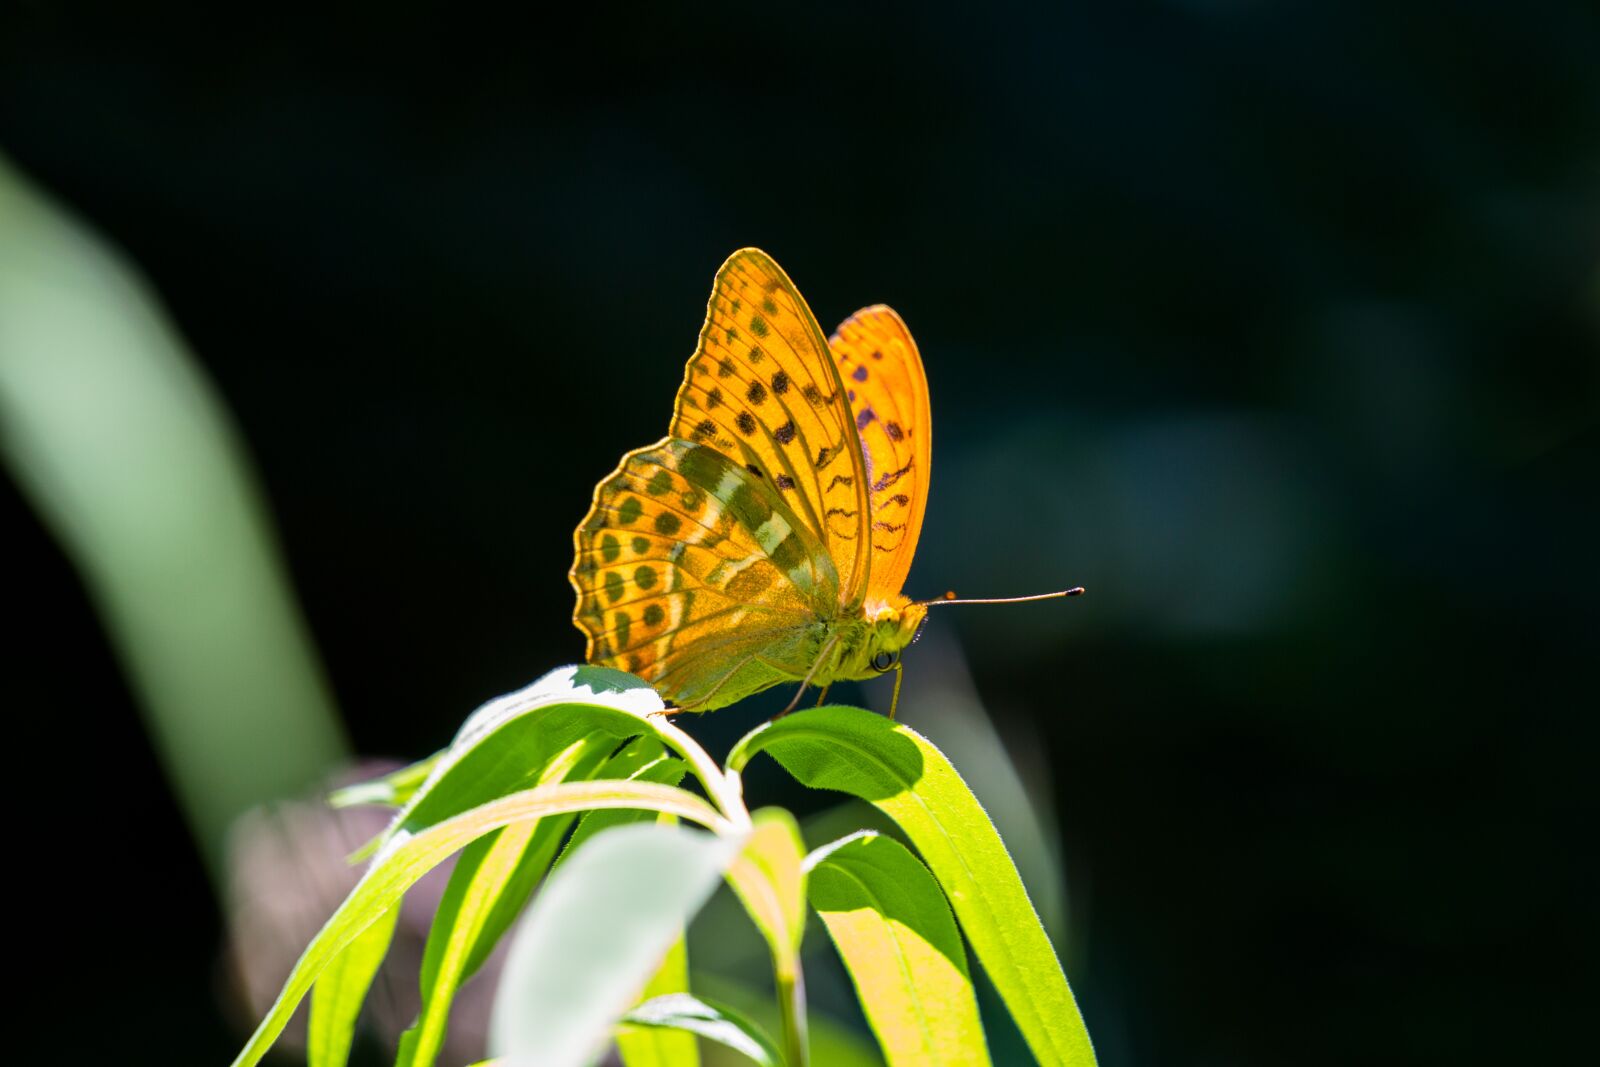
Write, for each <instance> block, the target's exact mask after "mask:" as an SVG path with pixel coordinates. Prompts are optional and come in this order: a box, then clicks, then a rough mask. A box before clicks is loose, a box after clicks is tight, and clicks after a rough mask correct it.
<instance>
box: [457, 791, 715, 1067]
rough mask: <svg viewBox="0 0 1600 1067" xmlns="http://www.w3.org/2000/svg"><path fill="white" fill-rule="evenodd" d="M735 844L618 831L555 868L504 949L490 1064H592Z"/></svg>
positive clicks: (644, 829)
mask: <svg viewBox="0 0 1600 1067" xmlns="http://www.w3.org/2000/svg"><path fill="white" fill-rule="evenodd" d="M632 788H635V789H643V788H645V786H644V785H643V784H635V785H633V787H632ZM653 788H657V789H660V788H664V787H661V786H655V787H653ZM742 837H743V835H742V833H730V834H728V835H726V836H716V835H708V834H703V833H696V832H694V831H690V830H685V829H682V828H681V827H676V826H661V825H642V826H641V825H635V826H618V827H613V828H612V829H609V830H607V831H606V832H605V833H603V834H598V835H596V836H595V837H594V838H593V839H591V840H590V841H589V842H588V843H587V844H586V845H584V847H583V849H582V850H581V851H579V852H577V853H575V854H574V855H573V856H572V858H571V859H569V860H567V862H566V863H564V864H562V865H561V868H560V869H559V870H557V871H556V872H555V873H554V874H552V875H551V876H550V879H549V881H548V882H546V883H545V886H544V889H543V890H542V891H541V892H540V893H539V895H538V896H537V897H536V898H535V899H534V902H533V906H532V907H530V908H529V909H528V914H527V917H526V918H525V919H524V920H523V921H522V923H521V925H519V926H518V927H517V932H516V933H515V934H514V935H513V937H512V941H511V951H510V954H509V955H508V956H507V958H506V966H505V970H504V971H503V972H502V975H501V979H500V989H499V992H498V993H497V995H496V997H495V1005H494V1011H493V1014H492V1016H491V1019H490V1027H489V1035H490V1036H489V1045H490V1050H491V1054H492V1055H495V1056H508V1057H514V1058H516V1059H518V1060H519V1061H520V1062H525V1063H537V1064H539V1065H540V1067H582V1065H585V1064H589V1063H592V1062H593V1061H594V1059H595V1058H596V1057H598V1055H599V1053H600V1052H601V1051H602V1049H603V1048H604V1046H605V1044H606V1043H607V1041H608V1040H609V1039H610V1036H611V1030H612V1027H613V1026H615V1025H616V1023H617V1020H619V1019H620V1018H621V1017H622V1015H623V1014H624V1013H625V1012H626V1011H627V1010H628V1008H629V1006H630V1005H631V1004H632V1003H633V1000H634V998H635V997H636V996H637V994H638V991H639V989H640V987H641V986H642V985H643V984H644V983H645V981H646V979H648V978H649V976H650V974H651V972H652V971H653V970H654V969H656V967H657V966H658V965H659V964H660V962H661V960H662V958H663V957H664V956H665V955H666V952H667V950H668V948H669V947H670V946H671V945H672V943H673V941H674V940H675V939H676V938H677V937H678V936H679V934H680V932H681V930H682V929H683V927H684V925H685V924H687V923H688V921H689V919H690V918H691V917H692V916H693V915H694V914H695V912H697V911H699V910H700V907H701V906H702V905H703V904H704V903H705V901H706V899H707V898H708V897H710V896H711V893H712V891H713V890H714V889H715V888H716V886H717V882H718V881H719V880H720V879H721V877H722V874H723V872H724V871H725V870H726V868H727V866H728V864H729V862H731V861H732V859H733V857H734V856H735V855H736V854H737V852H738V850H739V848H740V847H741V846H742V844H743V839H742Z"/></svg>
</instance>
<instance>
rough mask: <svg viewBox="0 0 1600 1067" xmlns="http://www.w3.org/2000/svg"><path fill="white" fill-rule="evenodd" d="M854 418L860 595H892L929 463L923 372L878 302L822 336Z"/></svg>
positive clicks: (909, 550)
mask: <svg viewBox="0 0 1600 1067" xmlns="http://www.w3.org/2000/svg"><path fill="white" fill-rule="evenodd" d="M830 344H831V346H832V348H833V354H834V357H835V358H836V359H837V360H838V363H839V371H840V375H841V377H842V378H843V379H844V387H845V396H846V398H847V399H848V400H849V402H850V409H851V412H852V414H853V416H854V419H855V427H856V432H857V434H858V436H859V437H860V440H861V452H862V457H863V462H864V466H865V468H866V473H865V478H864V481H865V482H866V484H867V490H868V493H869V494H870V496H871V516H872V527H871V538H870V540H871V545H872V557H871V559H872V563H871V580H870V581H869V583H868V586H867V597H866V598H867V600H868V601H874V600H876V601H889V600H892V599H893V598H895V597H897V596H899V595H900V593H901V590H902V588H903V587H904V586H905V581H906V574H907V572H909V571H910V569H911V558H912V556H913V554H914V553H915V552H916V548H917V536H918V535H919V534H920V533H921V531H922V515H923V512H924V510H925V509H926V508H927V503H928V478H929V475H930V473H931V467H932V445H933V441H932V438H931V429H932V423H931V421H930V417H929V411H928V379H927V376H926V375H925V374H924V372H923V369H922V357H921V356H920V355H919V354H918V353H917V345H916V342H915V341H913V340H912V339H911V333H910V331H909V330H907V329H906V324H905V323H904V322H902V321H901V319H900V316H899V315H896V314H895V313H894V312H893V311H892V310H890V309H889V308H887V307H884V306H883V305H881V304H879V305H876V306H873V307H869V308H863V309H861V310H860V311H858V312H856V313H855V314H854V315H852V316H850V317H849V318H848V319H846V320H845V321H844V322H843V323H842V324H841V325H840V326H839V329H838V332H837V333H835V334H834V335H833V338H832V339H831V341H830Z"/></svg>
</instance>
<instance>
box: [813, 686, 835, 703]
mask: <svg viewBox="0 0 1600 1067" xmlns="http://www.w3.org/2000/svg"><path fill="white" fill-rule="evenodd" d="M832 688H833V683H832V682H829V683H828V684H827V685H825V686H823V687H822V692H821V693H818V694H817V707H819V708H820V707H822V702H823V701H824V700H827V699H828V690H830V689H832Z"/></svg>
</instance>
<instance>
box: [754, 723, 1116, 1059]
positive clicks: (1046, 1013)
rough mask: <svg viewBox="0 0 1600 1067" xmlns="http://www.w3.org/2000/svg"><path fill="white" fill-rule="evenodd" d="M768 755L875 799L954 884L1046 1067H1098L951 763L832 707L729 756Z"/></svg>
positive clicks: (957, 902) (1002, 855) (1018, 890)
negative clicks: (1093, 1066)
mask: <svg viewBox="0 0 1600 1067" xmlns="http://www.w3.org/2000/svg"><path fill="white" fill-rule="evenodd" d="M763 751H765V752H767V753H769V754H770V755H771V756H772V757H773V758H774V759H776V760H777V761H778V762H779V763H780V764H782V765H783V767H784V768H785V769H786V770H788V772H789V773H790V774H792V775H794V777H795V778H796V779H798V780H799V781H800V782H802V783H804V784H805V785H807V786H810V787H811V788H813V789H834V790H838V791H840V792H843V793H849V794H851V795H852V796H857V797H860V798H862V799H863V800H866V801H869V802H871V803H872V804H873V805H874V806H876V807H877V808H879V809H880V810H882V811H883V812H884V813H885V814H887V815H888V816H889V817H890V818H892V819H894V821H895V822H896V823H898V824H899V826H900V828H901V830H903V831H904V832H905V834H906V836H907V837H908V838H909V839H910V840H911V842H912V843H913V844H914V845H916V847H917V850H918V851H919V852H920V853H921V854H922V858H923V860H924V861H926V863H927V865H928V868H929V869H930V870H931V871H932V872H933V874H934V877H935V878H937V879H938V880H939V884H940V885H941V886H942V887H943V888H944V891H945V895H946V896H947V897H948V898H949V900H950V904H951V906H952V907H953V908H954V910H955V913H956V917H957V918H958V919H959V920H960V921H961V928H962V930H963V931H964V932H965V933H966V936H967V940H968V942H969V943H970V944H971V945H972V948H973V951H974V952H976V953H977V956H978V959H979V960H980V961H982V963H983V966H984V969H985V970H987V971H988V973H989V975H990V977H991V978H992V979H993V980H994V984H995V988H996V989H998V990H999V992H1000V996H1001V998H1002V999H1003V1000H1004V1001H1005V1003H1006V1007H1007V1008H1008V1009H1010V1011H1011V1014H1012V1017H1013V1018H1015V1019H1016V1021H1017V1026H1018V1028H1019V1029H1020V1030H1021V1031H1022V1035H1023V1037H1024V1039H1026V1041H1027V1042H1028V1047H1029V1048H1030V1049H1031V1050H1032V1051H1033V1054H1034V1056H1035V1057H1037V1058H1038V1060H1039V1062H1040V1063H1042V1064H1045V1065H1046V1067H1053V1065H1056V1064H1072V1065H1083V1064H1092V1063H1094V1062H1095V1059H1094V1046H1093V1045H1092V1044H1091V1042H1090V1040H1089V1033H1088V1030H1087V1029H1086V1028H1085V1027H1084V1024H1083V1016H1082V1015H1081V1014H1080V1013H1079V1011H1078V1005H1077V1002H1076V1001H1075V1000H1074V999H1073V997H1072V990H1071V989H1070V988H1069V987H1068V985H1067V979H1066V975H1064V974H1063V973H1062V970H1061V964H1060V961H1058V960H1057V959H1056V955H1055V951H1054V950H1053V949H1052V948H1051V946H1050V940H1049V938H1048V937H1047V936H1046V935H1045V932H1044V927H1043V926H1042V925H1040V922H1039V916H1038V914H1037V913H1036V912H1035V911H1034V909H1033V905H1032V903H1031V902H1030V901H1029V900H1028V893H1027V890H1026V889H1024V888H1023V885H1022V879H1021V878H1020V877H1018V875H1017V868H1016V865H1015V864H1014V863H1013V862H1012V861H1011V856H1010V854H1009V853H1007V852H1006V847H1005V845H1004V844H1003V843H1002V842H1001V840H1000V835H999V834H997V833H996V832H995V829H994V824H993V823H991V822H990V821H989V817H988V815H986V814H985V813H984V810H983V808H982V806H981V805H979V803H978V801H977V799H976V798H975V797H973V795H972V791H971V790H970V789H968V788H967V785H966V783H965V782H963V781H962V780H961V776H960V775H959V774H957V773H956V771H955V768H954V767H952V766H950V761H949V760H947V759H945V757H944V755H943V754H942V753H941V752H940V751H939V750H938V749H937V748H935V747H934V746H933V745H932V744H931V743H929V741H928V740H927V739H926V738H924V737H922V736H921V735H920V734H918V733H916V731H914V730H912V729H910V728H909V727H907V726H905V725H904V724H902V723H895V722H891V721H889V720H888V719H885V718H883V717H882V716H880V715H874V714H872V713H871V712H869V711H864V710H862V709H860V708H850V707H839V706H835V707H825V708H812V709H809V710H806V711H801V712H796V713H795V714H793V715H788V716H786V717H784V718H782V719H778V720H776V721H775V722H771V723H767V724H765V725H763V726H761V727H758V728H757V729H755V730H753V731H751V732H750V733H749V734H747V735H745V737H744V738H743V739H742V740H740V742H739V743H738V744H737V745H735V746H734V750H733V751H732V752H731V753H730V754H729V756H728V767H729V770H730V771H732V772H738V771H740V770H742V769H743V767H744V766H745V764H746V763H747V762H748V761H749V760H750V758H751V757H752V756H754V755H755V754H756V753H758V752H763Z"/></svg>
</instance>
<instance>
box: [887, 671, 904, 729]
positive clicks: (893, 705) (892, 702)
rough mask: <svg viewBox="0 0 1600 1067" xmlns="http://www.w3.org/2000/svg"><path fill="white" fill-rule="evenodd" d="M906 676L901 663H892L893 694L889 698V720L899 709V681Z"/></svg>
mask: <svg viewBox="0 0 1600 1067" xmlns="http://www.w3.org/2000/svg"><path fill="white" fill-rule="evenodd" d="M905 676H906V668H905V665H904V664H902V663H896V664H895V665H894V696H892V697H890V698H889V721H890V722H893V721H894V713H895V712H896V711H899V710H900V682H901V681H902V680H903V679H904V678H905Z"/></svg>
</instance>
